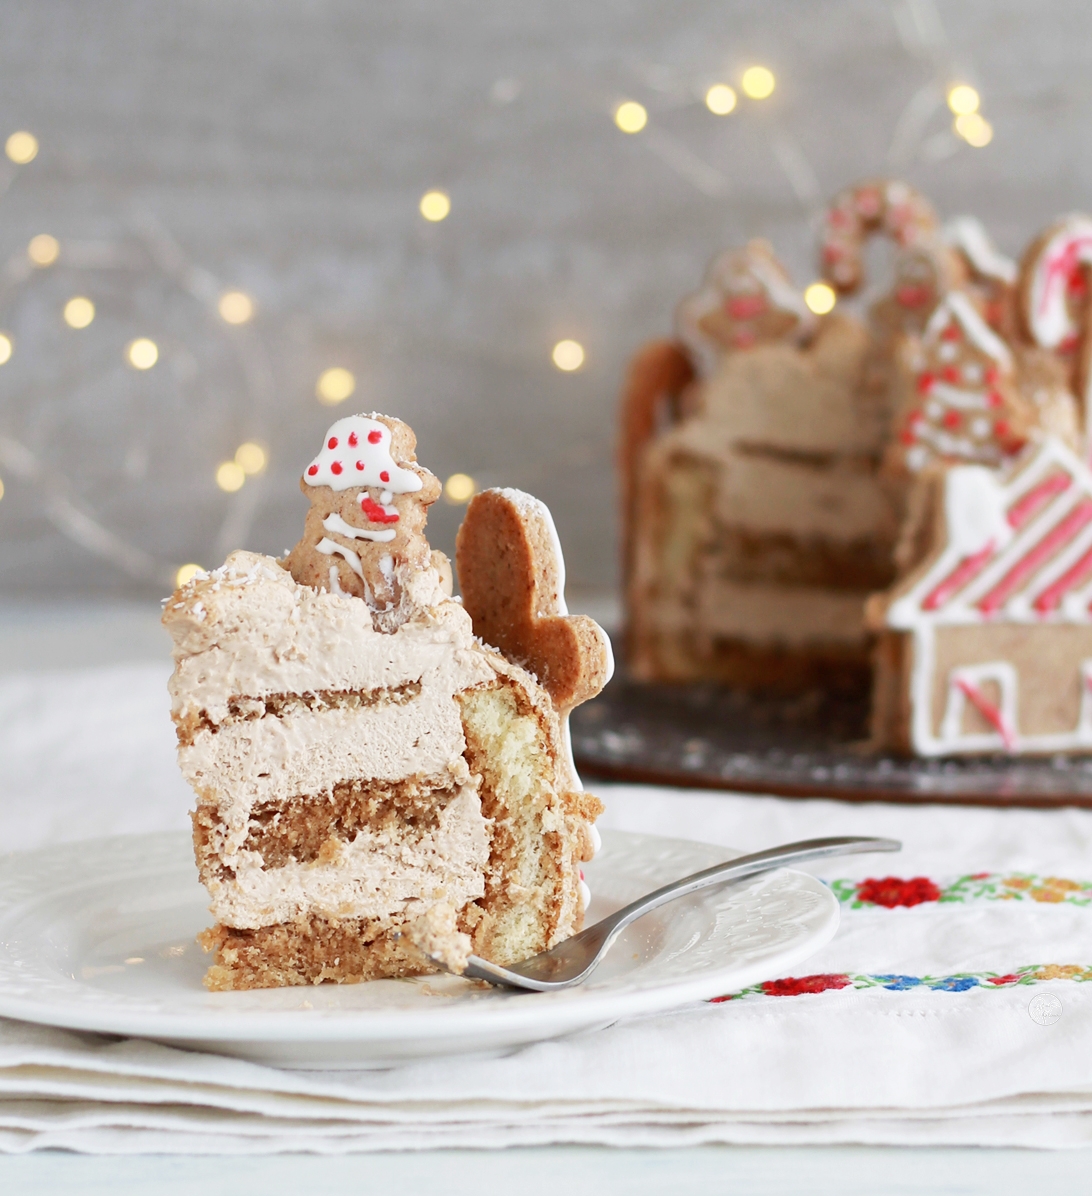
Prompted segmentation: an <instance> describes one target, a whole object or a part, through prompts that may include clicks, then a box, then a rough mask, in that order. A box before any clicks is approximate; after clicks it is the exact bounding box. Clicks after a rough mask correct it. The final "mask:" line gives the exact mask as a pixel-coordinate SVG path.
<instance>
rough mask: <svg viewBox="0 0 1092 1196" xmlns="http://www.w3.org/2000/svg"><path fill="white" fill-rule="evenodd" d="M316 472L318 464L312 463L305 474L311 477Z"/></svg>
mask: <svg viewBox="0 0 1092 1196" xmlns="http://www.w3.org/2000/svg"><path fill="white" fill-rule="evenodd" d="M316 473H318V466H317V465H312V466H311V468H310V469H309V470H308V471H307V476H308V477H309V478H313V477H314V476H315V474H316Z"/></svg>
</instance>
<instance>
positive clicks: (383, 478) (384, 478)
mask: <svg viewBox="0 0 1092 1196" xmlns="http://www.w3.org/2000/svg"><path fill="white" fill-rule="evenodd" d="M379 480H380V481H381V482H389V481H390V480H391V475H390V474H389V473H388V472H387V471H386V470H385V469H384V470H383V472H382V473H381V474H380V475H379Z"/></svg>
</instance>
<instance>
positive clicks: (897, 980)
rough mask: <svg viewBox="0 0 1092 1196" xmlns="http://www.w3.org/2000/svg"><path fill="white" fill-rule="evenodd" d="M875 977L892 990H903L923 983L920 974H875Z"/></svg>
mask: <svg viewBox="0 0 1092 1196" xmlns="http://www.w3.org/2000/svg"><path fill="white" fill-rule="evenodd" d="M875 979H876V980H879V981H880V983H881V984H882V985H883V986H884V988H889V989H891V991H892V992H905V990H906V989H908V988H915V987H916V986H917V985H919V984H922V983H924V981H923V980H922V979H921V977H920V976H876V977H875Z"/></svg>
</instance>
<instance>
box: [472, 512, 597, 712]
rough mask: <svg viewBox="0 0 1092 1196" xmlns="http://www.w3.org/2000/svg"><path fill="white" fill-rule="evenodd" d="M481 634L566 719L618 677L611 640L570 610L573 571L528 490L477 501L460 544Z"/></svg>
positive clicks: (546, 515) (547, 514) (550, 524)
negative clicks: (568, 575)
mask: <svg viewBox="0 0 1092 1196" xmlns="http://www.w3.org/2000/svg"><path fill="white" fill-rule="evenodd" d="M455 567H456V570H457V572H458V575H459V587H460V589H461V590H462V597H463V606H464V608H465V609H466V610H467V612H468V613H469V615H470V618H471V620H472V622H473V624H474V634H475V635H477V636H478V637H479V638H480V639H481V640H483V641H484V642H485V643H486V644H489V645H490V646H491V647H493V648H496V649H498V650H499V651H500V652H501V653H502V654H503V655H504V656H506V657H507V658H508V659H509V660H511V661H512V662H513V663H514V664H518V665H520V666H521V667H523V668H525V669H527V670H528V671H529V672H531V673H534V675H535V676H536V677H537V678H538V681H539V684H540V685H541V686H542V687H543V689H545V690H546V692H547V693H548V694H549V695H550V697H551V698H552V699H553V703H554V706H555V707H556V708H557V710H558V712H559V713H560V714H561V715H562V717H564V716H565V715H566V714H567V713H568V712H569V711H570V710H571V709H572V708H573V707H574V706H579V705H580V703H581V702H586V701H587V700H588V699H589V698H594V697H595V695H596V694H597V693H599V691H600V690H601V689H602V688H603V686H604V685H606V683H607V682H608V681H609V680H610V677H611V673H612V672H613V671H614V661H613V657H612V654H611V647H610V640H609V639H608V638H607V634H606V632H605V631H603V629H602V628H601V627H600V626H599V624H598V623H596V622H595V621H594V619H590V618H588V616H587V615H570V614H569V613H568V612H567V609H566V606H565V564H564V559H563V557H562V555H561V547H560V544H559V543H558V539H557V532H556V530H555V529H554V521H553V519H552V518H551V516H550V512H549V510H548V509H547V507H546V505H545V504H544V503H542V502H539V500H538V499H537V498H532V497H531V495H529V494H524V493H523V491H522V490H483V491H482V492H481V493H480V494H477V495H475V496H474V498H473V499H471V501H470V506H469V507H468V508H467V512H466V518H465V519H464V520H463V523H462V526H461V527H460V528H459V534H458V537H457V538H456V541H455Z"/></svg>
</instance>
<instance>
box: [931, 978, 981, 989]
mask: <svg viewBox="0 0 1092 1196" xmlns="http://www.w3.org/2000/svg"><path fill="white" fill-rule="evenodd" d="M979 983H980V981H978V980H977V979H976V978H975V977H974V976H945V977H944V979H943V980H938V981H937V982H936V984H930V985H929V987H930V988H931V989H934V990H936V991H938V992H946V993H962V992H966V991H967V989H969V988H977V987H978V985H979Z"/></svg>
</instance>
